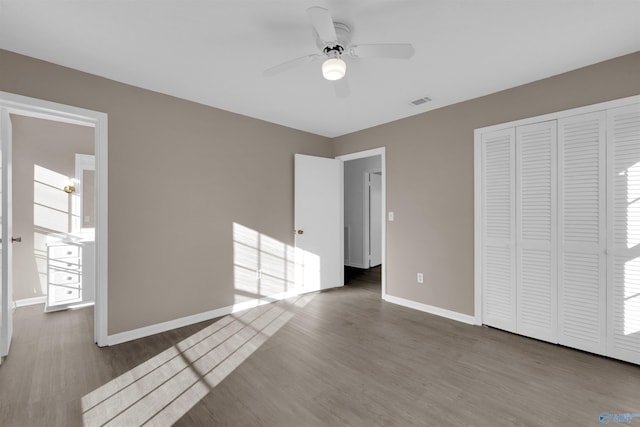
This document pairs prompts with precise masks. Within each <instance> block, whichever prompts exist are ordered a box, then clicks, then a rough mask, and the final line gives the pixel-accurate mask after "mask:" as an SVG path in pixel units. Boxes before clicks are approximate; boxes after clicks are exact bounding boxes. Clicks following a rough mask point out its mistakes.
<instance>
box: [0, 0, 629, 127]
mask: <svg viewBox="0 0 640 427" xmlns="http://www.w3.org/2000/svg"><path fill="white" fill-rule="evenodd" d="M315 5H319V6H323V7H326V8H328V9H329V10H330V12H331V14H332V16H333V18H334V21H338V22H342V23H345V24H347V25H348V26H349V27H350V28H351V34H352V43H353V44H363V43H404V42H409V43H412V44H413V45H414V47H415V49H416V54H415V56H414V57H413V58H411V59H410V60H408V61H403V60H389V59H359V60H357V61H354V60H350V59H349V58H348V59H347V77H348V81H349V86H350V90H351V94H350V96H349V97H348V98H345V99H339V98H336V96H335V93H334V90H333V88H332V86H331V85H332V84H331V83H330V82H328V81H325V80H324V79H323V78H322V75H321V72H320V67H321V62H315V63H309V64H306V65H303V66H301V67H299V68H296V69H293V70H289V71H287V72H285V73H282V74H280V75H278V76H275V77H270V78H267V77H263V76H262V74H261V73H262V71H263V70H264V69H266V68H269V67H271V66H273V65H276V64H279V63H281V62H284V61H286V60H289V59H293V58H296V57H300V56H303V55H306V54H311V53H317V52H318V48H317V47H316V44H315V38H314V35H313V30H312V29H311V25H310V22H309V18H308V16H307V14H306V9H307V8H308V7H310V6H315ZM0 48H2V49H7V50H10V51H14V52H18V53H22V54H25V55H28V56H32V57H35V58H39V59H43V60H46V61H50V62H53V63H56V64H61V65H64V66H67V67H71V68H75V69H78V70H82V71H86V72H88V73H92V74H97V75H100V76H103V77H107V78H110V79H113V80H117V81H120V82H124V83H128V84H131V85H135V86H139V87H143V88H146V89H150V90H154V91H157V92H162V93H165V94H169V95H173V96H176V97H180V98H185V99H189V100H192V101H196V102H199V103H202V104H206V105H211V106H213V107H217V108H221V109H224V110H228V111H233V112H236V113H240V114H243V115H246V116H250V117H256V118H259V119H263V120H266V121H269V122H273V123H278V124H282V125H285V126H289V127H292V128H296V129H301V130H304V131H308V132H312V133H315V134H319V135H324V136H328V137H335V136H339V135H343V134H346V133H350V132H354V131H357V130H360V129H365V128H368V127H372V126H375V125H378V124H382V123H386V122H389V121H392V120H396V119H400V118H403V117H408V116H411V115H414V114H419V113H422V112H424V111H428V110H430V109H434V108H440V107H443V106H445V105H449V104H453V103H456V102H460V101H463V100H466V99H471V98H476V97H478V96H482V95H486V94H489V93H492V92H496V91H499V90H502V89H507V88H510V87H514V86H517V85H520V84H524V83H528V82H531V81H535V80H539V79H542V78H545V77H548V76H552V75H555V74H559V73H562V72H565V71H569V70H573V69H576V68H579V67H583V66H586V65H589V64H593V63H596V62H599V61H603V60H606V59H610V58H614V57H616V56H620V55H624V54H627V53H631V52H635V51H640V0H597V1H591V0H466V1H452V0H415V1H401V0H396V1H389V0H387V1H381V0H348V1H347V0H316V1H302V0H295V1H294V0H291V1H278V0H269V1H268V0H252V1H249V0H206V1H205V0H200V1H191V0H182V1H177V0H174V1H166V0H165V1H163V0H155V1H153V0H145V1H142V0H77V1H74V0H38V1H34V0H0ZM0 72H2V71H1V67H0ZM639 78H640V76H639ZM424 96H429V97H430V98H432V99H433V101H432V102H430V103H428V104H423V105H422V106H419V107H416V106H412V105H410V101H412V100H414V99H416V98H420V97H424Z"/></svg>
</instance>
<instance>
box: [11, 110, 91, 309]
mask: <svg viewBox="0 0 640 427" xmlns="http://www.w3.org/2000/svg"><path fill="white" fill-rule="evenodd" d="M11 123H12V141H13V144H12V145H13V147H12V149H13V153H12V168H13V177H12V178H13V180H12V187H13V191H12V195H13V233H14V234H15V235H17V236H20V238H21V239H22V240H21V242H20V243H19V244H16V245H13V272H14V273H13V297H14V299H15V301H16V306H17V307H20V306H25V305H31V304H41V303H44V304H45V311H46V312H53V311H59V310H64V309H67V308H74V307H78V306H81V305H90V304H93V301H94V290H95V285H94V277H93V276H94V275H93V265H94V264H95V263H94V252H95V250H94V247H95V233H94V226H93V224H94V219H95V214H94V213H95V198H94V192H93V191H92V190H93V189H94V188H95V176H94V175H95V174H93V172H94V170H95V165H94V164H95V156H94V152H95V147H94V136H93V133H94V131H93V128H92V127H89V126H80V125H76V124H69V123H62V122H58V121H52V120H45V119H39V118H33V117H27V116H22V115H16V114H12V115H11ZM85 178H86V179H85Z"/></svg>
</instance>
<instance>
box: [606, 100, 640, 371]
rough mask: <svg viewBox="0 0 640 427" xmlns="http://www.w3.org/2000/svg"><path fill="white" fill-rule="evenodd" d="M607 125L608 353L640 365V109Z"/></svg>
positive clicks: (610, 116)
mask: <svg viewBox="0 0 640 427" xmlns="http://www.w3.org/2000/svg"><path fill="white" fill-rule="evenodd" d="M607 122H608V123H607V146H608V160H609V164H608V187H609V188H608V190H609V191H608V194H609V201H608V203H607V207H608V209H609V210H608V212H609V218H611V221H609V230H608V235H609V236H610V237H609V257H608V269H607V271H608V276H609V277H608V284H609V286H608V290H609V292H608V309H607V317H608V321H607V324H608V333H607V339H608V353H609V355H610V356H613V357H616V358H619V359H623V360H627V361H629V362H633V363H640V104H637V105H635V106H631V107H623V108H617V109H612V110H609V111H608V113H607Z"/></svg>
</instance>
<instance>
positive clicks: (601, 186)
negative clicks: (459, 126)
mask: <svg viewBox="0 0 640 427" xmlns="http://www.w3.org/2000/svg"><path fill="white" fill-rule="evenodd" d="M605 126H606V115H605V112H596V113H591V114H583V115H579V116H574V117H570V118H566V119H561V120H558V147H559V150H558V156H559V159H558V160H559V162H558V163H559V171H558V181H559V186H558V191H559V198H558V200H559V204H560V207H559V211H558V214H559V221H558V236H559V239H560V242H559V268H558V271H559V280H558V288H559V293H558V327H559V330H558V333H559V336H558V338H559V342H560V344H563V345H567V346H570V347H575V348H579V349H582V350H586V351H590V352H593V353H599V354H604V353H605V350H606V342H605V337H606V328H605V325H606V324H605V321H606V276H605V273H606V270H605V268H606V264H605V250H606V240H605V236H606V234H605V233H606V227H605V224H606V223H605V214H606V197H605V191H606V187H605Z"/></svg>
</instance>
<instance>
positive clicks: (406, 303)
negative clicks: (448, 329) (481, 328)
mask: <svg viewBox="0 0 640 427" xmlns="http://www.w3.org/2000/svg"><path fill="white" fill-rule="evenodd" d="M384 300H385V301H387V302H390V303H392V304H398V305H401V306H403V307H408V308H412V309H414V310H419V311H424V312H425V313H429V314H435V315H436V316H440V317H446V318H447V319H451V320H456V321H458V322H462V323H467V324H469V325H475V324H476V319H475V317H473V316H469V315H468V314H463V313H458V312H457V311H451V310H447V309H444V308H440V307H435V306H433V305H428V304H422V303H419V302H415V301H411V300H408V299H404V298H400V297H394V296H391V295H387V296H386V298H385V299H384Z"/></svg>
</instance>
